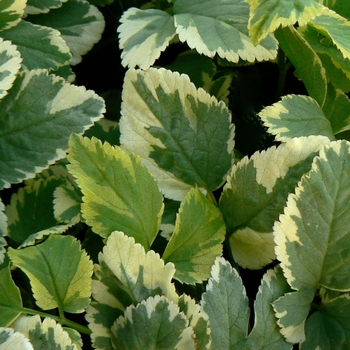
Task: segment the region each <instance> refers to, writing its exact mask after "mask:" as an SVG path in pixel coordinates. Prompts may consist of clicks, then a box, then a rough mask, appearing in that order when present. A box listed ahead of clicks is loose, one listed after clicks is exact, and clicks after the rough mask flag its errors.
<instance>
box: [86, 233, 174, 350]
mask: <svg viewBox="0 0 350 350" xmlns="http://www.w3.org/2000/svg"><path fill="white" fill-rule="evenodd" d="M99 262H100V264H99V265H95V276H96V279H94V280H93V282H92V295H93V298H94V300H95V302H92V303H91V305H90V307H89V308H88V310H87V320H88V322H89V328H90V329H91V330H92V340H93V344H94V346H95V347H96V348H98V349H113V347H112V345H111V343H110V337H111V327H112V324H113V322H114V321H115V320H116V319H117V317H119V316H120V315H121V314H122V312H124V310H125V309H126V308H127V307H128V306H129V305H131V304H134V305H136V304H137V303H139V302H141V301H142V300H144V299H146V298H148V297H149V296H155V295H165V296H166V297H167V298H168V299H169V300H172V301H173V302H175V303H177V300H178V296H177V294H176V292H175V286H174V285H173V284H172V283H171V280H172V278H173V277H174V274H175V266H174V264H172V263H168V264H166V265H164V261H163V260H162V259H160V257H159V255H158V254H156V253H155V252H154V251H152V250H150V251H148V252H147V253H145V249H144V248H143V247H142V246H141V245H140V244H138V243H136V244H135V240H134V238H131V237H127V236H126V235H124V234H123V233H122V232H113V233H112V234H111V235H110V236H109V238H108V240H107V244H106V246H105V247H104V248H103V253H100V254H99Z"/></svg>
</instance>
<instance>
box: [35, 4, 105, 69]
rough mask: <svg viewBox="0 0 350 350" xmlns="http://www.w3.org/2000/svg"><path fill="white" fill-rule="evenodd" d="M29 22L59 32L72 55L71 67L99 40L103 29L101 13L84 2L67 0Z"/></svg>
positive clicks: (103, 22)
mask: <svg viewBox="0 0 350 350" xmlns="http://www.w3.org/2000/svg"><path fill="white" fill-rule="evenodd" d="M30 21H31V22H32V23H36V24H40V25H42V26H47V27H52V28H54V29H57V30H58V31H60V33H61V34H62V38H63V39H64V40H65V41H66V43H67V45H68V47H69V48H70V51H71V53H72V55H73V57H72V60H71V64H72V65H75V64H78V63H79V62H80V61H81V59H82V57H81V56H82V55H84V54H86V53H87V52H88V51H89V50H90V49H91V48H92V47H93V45H94V44H96V43H97V42H98V41H99V40H100V39H101V35H102V32H103V30H104V27H105V21H104V18H103V15H102V14H101V12H100V11H99V10H98V9H97V8H96V7H95V6H93V5H90V4H89V3H88V2H87V1H85V0H69V1H67V2H65V3H63V4H62V6H61V7H59V8H58V9H53V10H51V11H50V12H48V13H46V14H39V15H35V16H30Z"/></svg>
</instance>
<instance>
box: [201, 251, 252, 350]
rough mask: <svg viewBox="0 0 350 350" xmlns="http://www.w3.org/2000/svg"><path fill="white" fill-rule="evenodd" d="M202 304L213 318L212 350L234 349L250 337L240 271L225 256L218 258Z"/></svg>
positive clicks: (211, 318)
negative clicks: (241, 341)
mask: <svg viewBox="0 0 350 350" xmlns="http://www.w3.org/2000/svg"><path fill="white" fill-rule="evenodd" d="M201 305H202V308H203V310H204V312H205V313H206V314H207V315H208V317H209V323H210V327H211V337H212V349H234V348H235V345H236V344H237V343H238V342H239V341H240V340H242V339H245V338H246V337H247V335H248V321H249V306H248V298H247V296H246V292H245V289H244V286H243V284H242V280H241V278H240V277H239V275H238V273H237V271H236V270H235V269H233V268H232V267H231V265H230V263H229V262H228V261H225V260H224V259H223V258H219V257H218V258H216V261H215V264H214V265H213V267H212V272H211V277H210V278H209V281H208V284H207V287H206V292H205V293H203V294H202V299H201Z"/></svg>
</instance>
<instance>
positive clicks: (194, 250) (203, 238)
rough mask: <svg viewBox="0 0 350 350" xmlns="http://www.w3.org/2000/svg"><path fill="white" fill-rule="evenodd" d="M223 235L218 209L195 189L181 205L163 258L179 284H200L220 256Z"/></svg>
mask: <svg viewBox="0 0 350 350" xmlns="http://www.w3.org/2000/svg"><path fill="white" fill-rule="evenodd" d="M225 233H226V229H225V223H224V220H223V219H222V216H221V213H220V211H219V209H218V208H217V207H216V206H215V205H214V204H212V203H211V202H210V201H209V199H207V198H206V197H205V196H204V195H203V194H202V193H201V192H200V190H199V189H198V188H194V189H192V190H190V191H189V193H188V194H187V196H186V197H185V199H184V201H183V202H182V204H181V207H180V210H179V213H178V215H177V219H176V224H175V230H174V233H173V234H172V236H171V238H170V241H169V243H168V245H167V247H166V249H165V251H164V254H163V257H162V258H163V260H164V261H165V262H173V263H174V264H175V268H176V273H175V278H176V279H178V280H179V281H181V282H182V283H188V284H194V283H201V282H202V281H203V280H206V279H207V278H208V277H209V276H210V270H211V267H212V265H213V264H214V261H215V258H216V257H217V256H221V255H222V242H223V241H224V239H225Z"/></svg>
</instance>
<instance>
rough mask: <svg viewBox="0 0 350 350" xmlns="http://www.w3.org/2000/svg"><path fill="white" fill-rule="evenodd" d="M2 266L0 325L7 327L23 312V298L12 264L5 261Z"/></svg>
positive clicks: (0, 272) (0, 271)
mask: <svg viewBox="0 0 350 350" xmlns="http://www.w3.org/2000/svg"><path fill="white" fill-rule="evenodd" d="M7 260H8V259H7ZM0 268H1V269H0V295H1V299H0V326H2V327H7V326H9V325H10V324H11V323H12V322H13V321H14V320H16V318H17V317H19V315H20V314H21V310H20V309H21V307H22V298H21V294H20V291H19V289H18V288H17V286H16V285H15V283H14V282H13V279H12V277H11V274H10V265H9V264H8V263H5V264H3V265H2V266H1V267H0ZM0 338H1V336H0ZM0 347H1V346H0Z"/></svg>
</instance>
